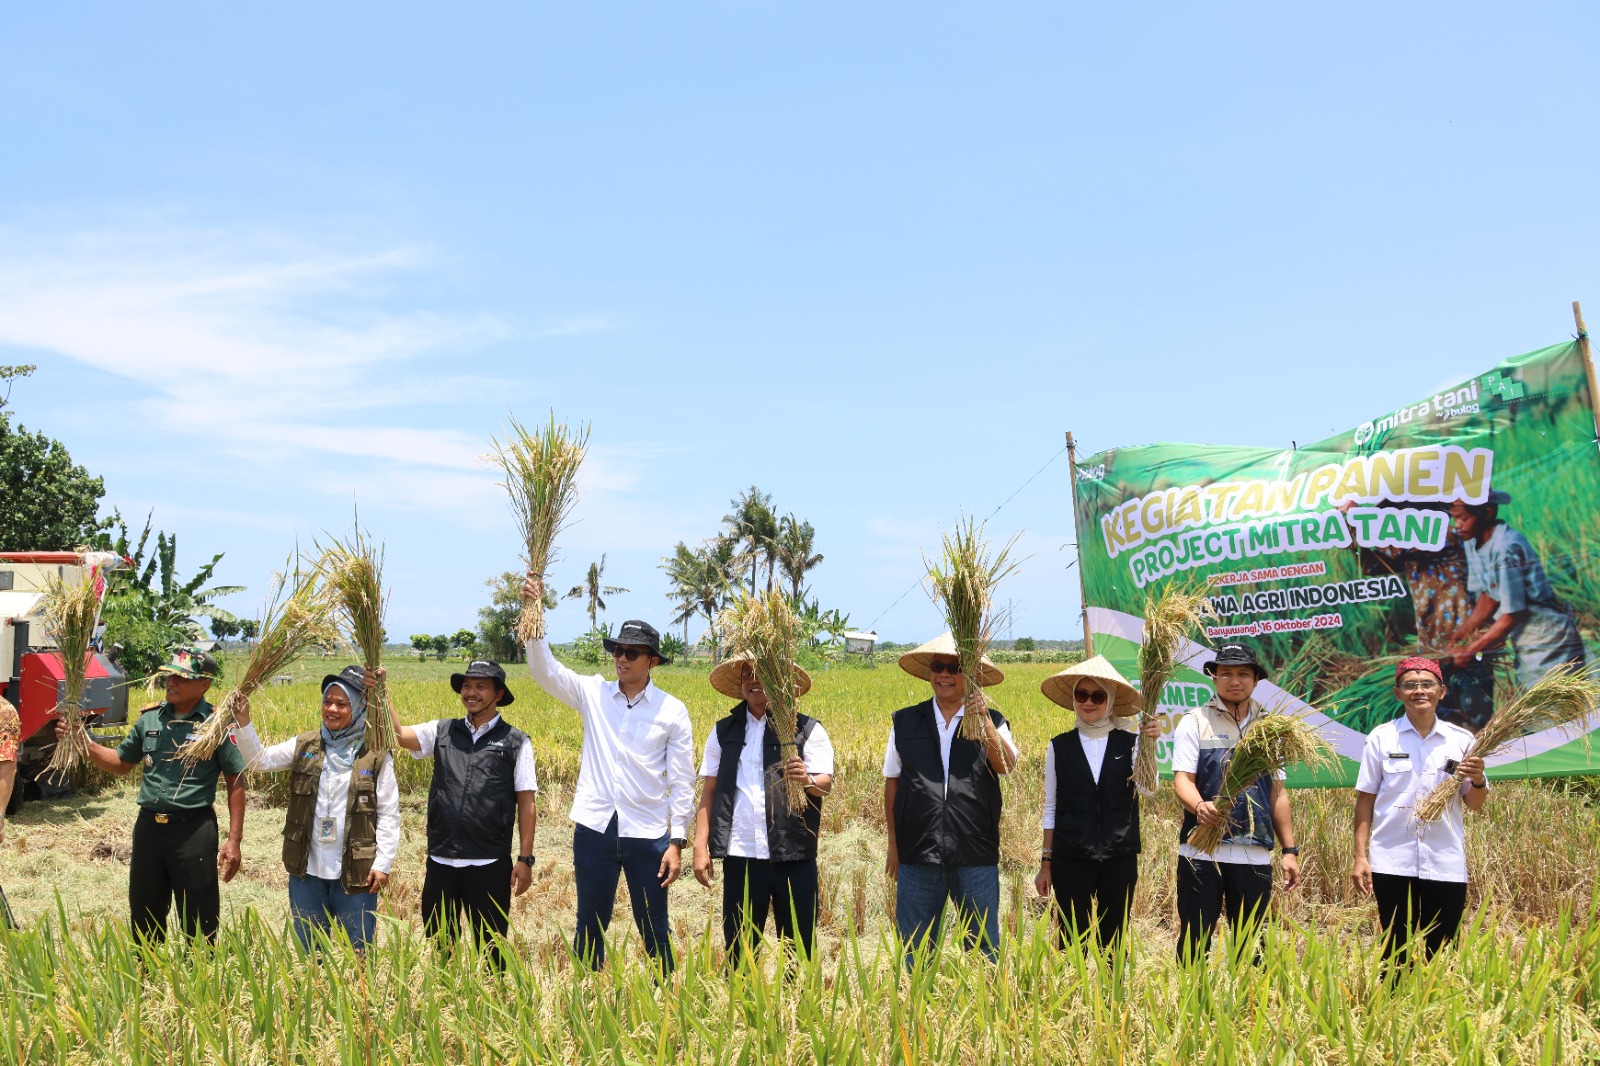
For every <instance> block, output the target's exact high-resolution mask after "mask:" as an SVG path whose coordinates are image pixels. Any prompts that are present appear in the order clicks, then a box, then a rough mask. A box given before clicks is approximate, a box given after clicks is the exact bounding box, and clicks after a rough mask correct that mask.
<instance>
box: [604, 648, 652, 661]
mask: <svg viewBox="0 0 1600 1066" xmlns="http://www.w3.org/2000/svg"><path fill="white" fill-rule="evenodd" d="M649 654H650V649H649V648H641V647H639V646H638V645H635V644H627V645H623V644H619V645H617V646H616V647H615V648H612V649H611V657H612V658H613V659H626V660H628V661H629V662H630V663H631V662H633V661H634V660H635V659H637V658H638V657H639V656H641V655H649Z"/></svg>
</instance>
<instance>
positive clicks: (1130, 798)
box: [1033, 655, 1161, 947]
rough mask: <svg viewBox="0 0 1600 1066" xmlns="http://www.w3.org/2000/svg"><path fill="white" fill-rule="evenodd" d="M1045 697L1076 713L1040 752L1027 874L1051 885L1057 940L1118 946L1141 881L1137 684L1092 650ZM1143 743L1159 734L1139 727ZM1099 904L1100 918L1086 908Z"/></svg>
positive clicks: (1047, 684)
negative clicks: (1031, 870) (1040, 781)
mask: <svg viewBox="0 0 1600 1066" xmlns="http://www.w3.org/2000/svg"><path fill="white" fill-rule="evenodd" d="M1039 688H1040V690H1041V691H1043V692H1044V694H1045V696H1046V697H1047V698H1048V699H1049V700H1050V701H1051V702H1052V703H1055V704H1059V705H1060V706H1062V707H1065V708H1067V709H1068V710H1070V711H1072V712H1073V713H1074V714H1075V715H1076V716H1077V723H1076V727H1075V728H1073V729H1069V730H1068V731H1067V732H1065V733H1062V734H1060V735H1059V736H1057V737H1055V738H1054V739H1053V740H1051V741H1050V747H1049V748H1048V749H1046V751H1045V756H1044V852H1043V854H1042V855H1041V856H1040V862H1039V875H1038V876H1037V877H1035V878H1034V879H1033V884H1034V887H1035V888H1036V889H1037V890H1038V892H1039V895H1041V896H1048V895H1049V894H1050V888H1051V886H1052V885H1054V886H1055V892H1056V918H1057V921H1058V923H1059V924H1058V926H1057V929H1058V932H1059V935H1060V938H1061V945H1062V946H1063V947H1065V946H1066V944H1067V938H1068V937H1069V936H1072V937H1077V936H1083V935H1086V934H1090V935H1096V936H1097V937H1098V940H1099V943H1100V944H1102V945H1107V946H1109V945H1112V944H1115V943H1116V941H1117V939H1118V938H1119V937H1120V936H1121V935H1122V925H1123V922H1124V921H1126V919H1127V917H1128V907H1129V905H1130V904H1131V903H1132V902H1133V888H1134V885H1136V884H1137V883H1138V881H1139V794H1140V790H1139V789H1137V788H1136V787H1135V786H1134V782H1133V759H1134V752H1135V749H1136V748H1137V746H1138V743H1139V741H1138V740H1137V739H1136V738H1135V735H1134V734H1133V733H1132V732H1130V731H1129V730H1131V729H1133V728H1136V726H1137V723H1136V722H1135V721H1134V720H1133V719H1132V718H1131V717H1128V716H1131V715H1136V714H1138V712H1139V691H1138V690H1137V689H1135V688H1134V687H1133V686H1132V685H1130V684H1128V682H1127V680H1126V679H1124V678H1123V676H1122V675H1121V674H1120V673H1118V672H1117V668H1116V667H1115V666H1112V665H1111V663H1110V662H1108V661H1107V660H1106V657H1105V656H1104V655H1096V656H1095V657H1094V658H1092V659H1088V660H1085V661H1084V662H1081V663H1078V664H1077V665H1075V666H1069V667H1067V669H1065V670H1062V671H1061V672H1060V673H1057V674H1052V675H1051V676H1050V677H1047V678H1045V679H1044V681H1042V682H1041V683H1040V685H1039ZM1142 732H1143V736H1144V738H1145V740H1144V742H1145V743H1154V742H1155V741H1156V739H1157V738H1159V737H1160V736H1161V726H1160V724H1159V723H1157V722H1154V721H1151V722H1149V723H1147V724H1146V725H1145V726H1144V729H1143V731H1142ZM1096 908H1098V910H1099V921H1098V923H1097V924H1093V925H1092V924H1091V921H1090V919H1091V916H1092V915H1093V914H1094V913H1095V910H1096Z"/></svg>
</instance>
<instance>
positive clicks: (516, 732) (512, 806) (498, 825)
mask: <svg viewBox="0 0 1600 1066" xmlns="http://www.w3.org/2000/svg"><path fill="white" fill-rule="evenodd" d="M374 673H375V674H377V676H378V678H379V679H380V680H381V679H382V678H383V674H382V672H381V671H374ZM362 680H363V684H364V686H365V687H366V688H368V689H369V690H370V689H373V688H375V687H376V684H375V682H374V681H373V679H371V678H366V677H363V679H362ZM450 687H451V688H452V689H454V690H455V691H456V694H457V695H459V696H460V697H461V707H462V709H463V710H465V711H466V712H467V714H466V717H465V718H451V719H438V720H436V721H432V722H422V723H420V724H419V725H415V726H403V725H401V724H400V719H399V713H398V711H397V710H396V708H395V706H394V704H393V702H391V703H390V705H389V713H390V714H391V715H393V716H394V733H395V740H396V741H397V742H398V743H399V745H400V746H401V747H402V748H405V749H406V750H407V751H409V752H410V753H411V757H412V758H413V759H428V758H431V759H432V760H433V778H432V780H431V781H430V783H429V785H428V863H427V873H426V874H425V875H424V877H423V881H422V924H423V926H424V927H425V928H426V929H427V931H428V932H429V933H430V934H432V935H435V936H450V935H454V934H455V933H456V931H457V930H458V929H459V928H460V921H461V914H462V913H463V912H465V913H466V916H467V921H468V923H469V924H470V925H471V927H472V931H473V935H474V936H476V937H477V938H478V940H479V941H480V942H486V943H488V944H489V945H490V949H491V951H492V953H493V956H494V959H495V961H496V963H498V964H500V965H502V966H503V965H504V961H505V960H504V959H503V958H502V957H501V952H500V944H499V940H498V939H496V938H502V939H503V938H505V937H506V936H508V935H509V934H510V930H511V897H512V896H513V895H516V896H520V895H522V894H523V893H524V892H526V891H528V886H529V885H531V884H532V883H533V838H534V833H535V831H536V830H537V829H538V825H539V814H538V809H537V808H536V807H535V806H534V799H535V797H536V796H537V793H538V791H539V777H538V770H537V768H536V767H535V765H534V761H533V741H532V740H530V739H529V738H528V735H527V734H526V733H524V732H523V731H522V730H520V729H517V728H516V727H514V726H513V725H512V724H511V723H510V722H508V721H506V720H505V719H504V718H503V717H501V715H500V708H502V707H509V706H511V704H513V703H515V702H516V699H517V697H516V696H515V695H513V694H512V692H511V690H510V689H509V688H507V687H506V672H505V670H504V669H503V668H502V667H501V666H500V664H499V663H497V662H493V661H492V660H489V659H477V660H474V661H473V662H470V663H468V664H467V668H466V670H465V671H463V672H461V673H459V674H451V675H450ZM513 826H515V827H516V830H517V839H518V840H519V841H520V842H521V850H520V851H518V852H517V857H516V861H514V862H513V861H512V858H511V830H512V827H513ZM491 934H493V936H491Z"/></svg>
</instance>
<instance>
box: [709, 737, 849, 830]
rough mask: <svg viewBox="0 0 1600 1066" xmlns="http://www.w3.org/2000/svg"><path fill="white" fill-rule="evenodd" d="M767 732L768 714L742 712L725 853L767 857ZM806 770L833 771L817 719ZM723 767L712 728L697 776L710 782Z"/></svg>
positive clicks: (829, 748)
mask: <svg viewBox="0 0 1600 1066" xmlns="http://www.w3.org/2000/svg"><path fill="white" fill-rule="evenodd" d="M766 735H767V716H766V715H762V716H761V717H760V718H757V717H756V716H755V715H753V714H751V713H750V712H749V711H748V710H747V711H745V712H744V747H742V748H740V749H739V770H738V774H737V776H736V777H735V778H734V787H735V789H736V790H737V791H736V792H735V794H734V797H733V825H732V826H731V827H730V828H729V830H728V854H729V855H733V856H735V857H737V858H741V859H767V858H771V857H772V852H771V851H770V850H769V849H768V846H767V784H766V782H767V767H766V759H765V756H764V754H763V745H764V744H765V741H766ZM805 760H806V769H807V770H808V771H810V772H811V773H813V774H829V775H832V773H833V741H832V740H829V739H828V731H827V730H826V729H824V728H822V723H821V722H818V723H817V724H816V725H814V726H812V727H811V735H810V736H808V737H806V754H805ZM721 769H722V741H720V740H718V739H717V731H716V730H715V729H713V730H712V731H711V732H710V733H708V734H707V735H706V750H705V755H704V756H703V757H702V758H701V760H700V776H701V777H709V778H711V779H712V780H713V781H714V780H716V778H717V773H718V771H720V770H721Z"/></svg>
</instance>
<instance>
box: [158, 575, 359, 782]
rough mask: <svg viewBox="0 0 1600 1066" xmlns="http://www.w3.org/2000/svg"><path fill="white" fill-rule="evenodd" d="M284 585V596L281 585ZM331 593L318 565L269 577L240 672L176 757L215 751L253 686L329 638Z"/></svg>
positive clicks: (189, 760)
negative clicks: (269, 585)
mask: <svg viewBox="0 0 1600 1066" xmlns="http://www.w3.org/2000/svg"><path fill="white" fill-rule="evenodd" d="M285 589H288V590H289V594H288V596H286V597H285V596H284V594H283V593H284V590H285ZM334 609H335V604H334V599H333V596H332V595H331V593H330V590H329V588H328V586H327V583H326V582H325V581H324V580H323V574H322V573H321V571H320V570H319V569H313V570H311V571H309V572H302V571H299V570H296V571H295V572H294V573H293V574H291V573H289V572H288V567H287V566H286V567H285V572H284V573H282V574H278V575H276V577H275V578H274V580H273V588H272V595H271V596H270V597H269V598H268V600H267V608H266V611H265V612H263V614H262V616H261V620H260V624H261V628H260V633H259V636H258V638H257V640H256V645H255V648H254V649H252V650H251V652H250V659H249V661H248V662H246V663H245V666H244V673H243V674H242V675H241V676H240V678H239V683H238V685H237V686H235V688H234V690H233V691H232V692H230V693H228V694H227V695H226V696H224V697H223V699H222V703H221V704H220V705H218V707H217V709H216V711H215V712H214V713H213V714H212V715H211V717H210V718H209V719H207V720H206V724H205V726H204V727H203V728H202V729H201V730H200V732H199V733H198V734H196V736H195V739H194V741H193V742H192V743H190V744H187V745H185V746H184V749H183V751H182V753H180V754H179V756H178V758H179V760H180V761H181V762H182V763H183V764H184V765H185V766H191V767H192V766H194V765H196V764H197V763H200V762H203V761H205V760H206V759H209V758H211V756H212V755H214V754H216V750H217V748H218V747H220V746H221V745H222V743H223V741H225V740H227V739H228V732H229V731H230V730H231V729H232V728H233V713H234V710H235V708H237V707H239V706H241V705H242V704H244V703H245V702H246V701H247V700H249V699H250V697H251V696H252V695H254V694H255V692H256V690H257V689H259V688H261V686H262V685H265V684H266V683H267V681H268V680H269V679H270V678H271V677H272V676H273V675H274V674H277V673H280V672H281V671H282V670H283V669H284V668H285V667H286V666H288V665H289V664H290V663H292V662H294V661H295V660H296V659H298V658H300V656H302V655H304V654H305V653H306V652H308V651H310V650H311V649H312V648H314V647H317V646H318V645H322V644H329V643H332V642H333V641H334V640H335V639H336V638H337V635H338V631H337V628H336V627H335V625H334V619H333V615H334Z"/></svg>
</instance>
